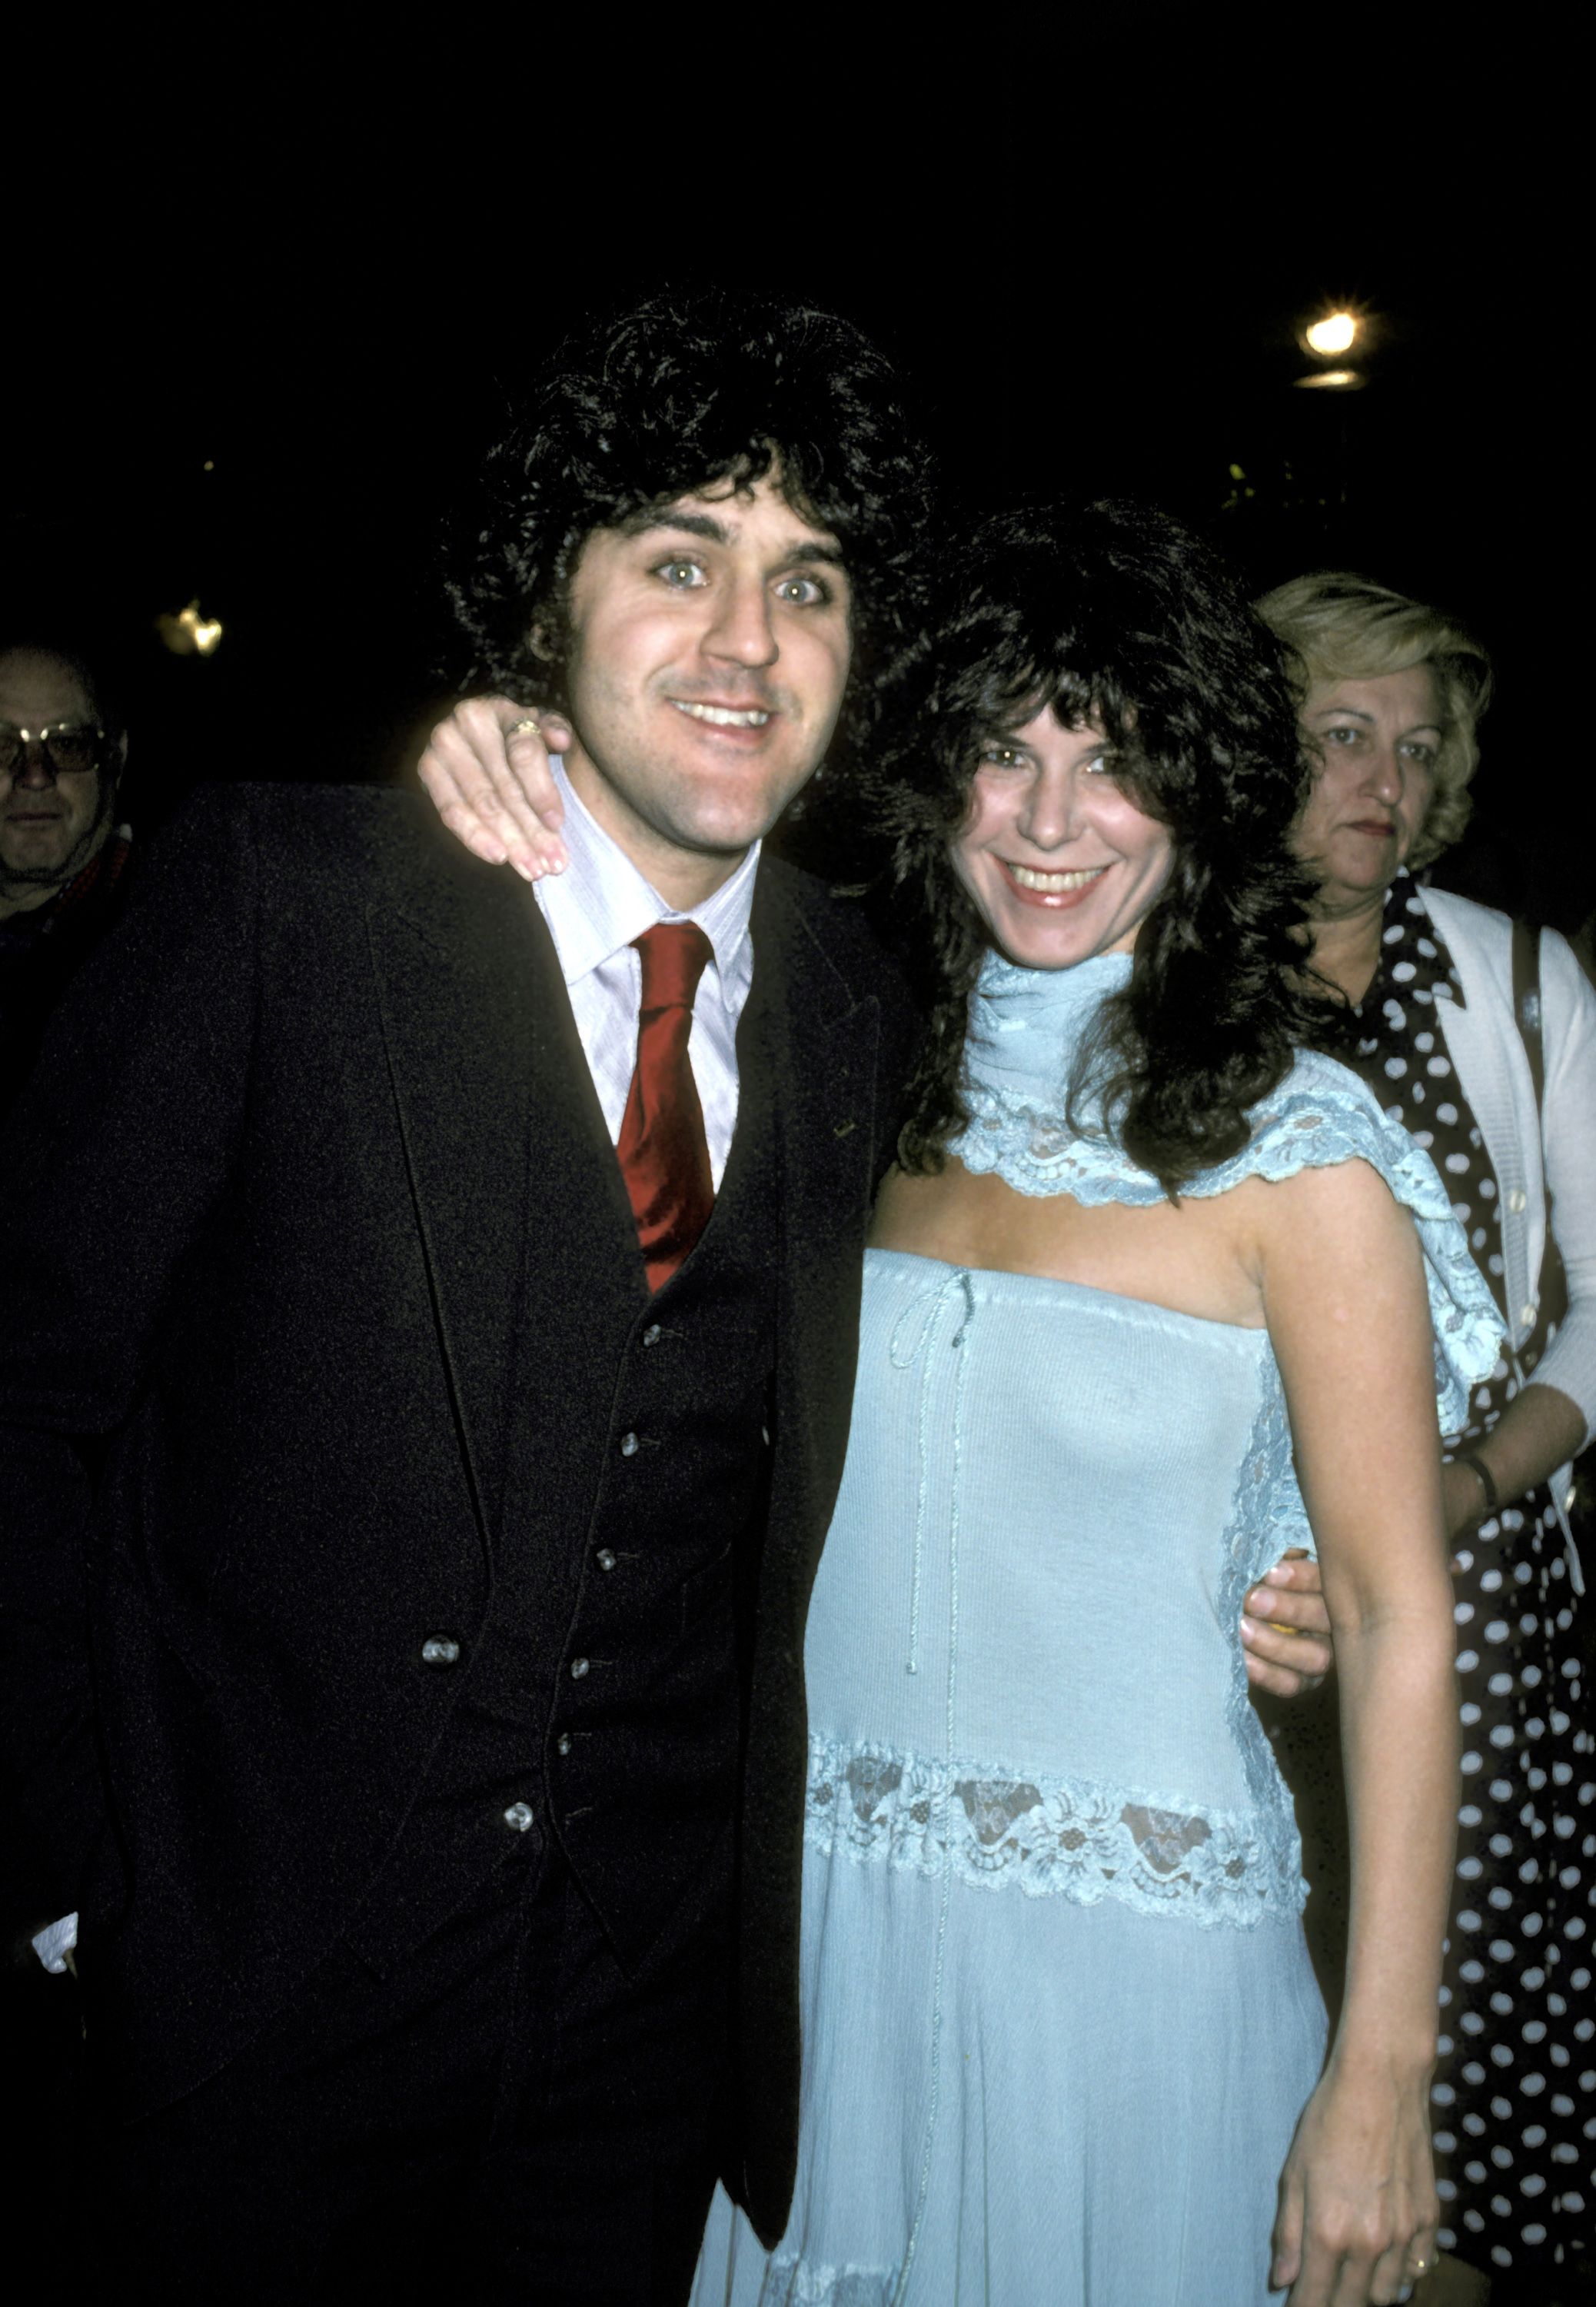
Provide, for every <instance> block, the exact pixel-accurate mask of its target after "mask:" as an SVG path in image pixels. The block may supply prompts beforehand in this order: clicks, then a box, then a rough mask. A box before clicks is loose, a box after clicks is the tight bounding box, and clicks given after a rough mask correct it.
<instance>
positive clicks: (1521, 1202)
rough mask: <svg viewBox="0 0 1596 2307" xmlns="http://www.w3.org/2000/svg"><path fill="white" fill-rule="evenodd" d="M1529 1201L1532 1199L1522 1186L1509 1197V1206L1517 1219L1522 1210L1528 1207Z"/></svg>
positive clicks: (1516, 1188) (1515, 1189)
mask: <svg viewBox="0 0 1596 2307" xmlns="http://www.w3.org/2000/svg"><path fill="white" fill-rule="evenodd" d="M1529 1199H1530V1197H1529V1196H1528V1194H1526V1193H1525V1191H1524V1189H1523V1187H1522V1186H1515V1188H1513V1191H1512V1192H1511V1193H1510V1194H1509V1195H1508V1196H1507V1206H1508V1208H1509V1209H1510V1210H1511V1211H1512V1213H1513V1214H1514V1216H1515V1217H1516V1216H1517V1215H1518V1214H1519V1212H1520V1210H1522V1209H1525V1208H1527V1207H1528V1205H1529Z"/></svg>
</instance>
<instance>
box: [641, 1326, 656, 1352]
mask: <svg viewBox="0 0 1596 2307" xmlns="http://www.w3.org/2000/svg"><path fill="white" fill-rule="evenodd" d="M659 1342H660V1325H659V1324H658V1323H657V1322H651V1323H650V1324H649V1325H648V1327H647V1329H646V1330H644V1333H643V1338H642V1343H643V1344H644V1345H645V1346H657V1345H658V1344H659Z"/></svg>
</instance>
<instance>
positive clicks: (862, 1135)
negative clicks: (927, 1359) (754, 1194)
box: [754, 883, 880, 1550]
mask: <svg viewBox="0 0 1596 2307" xmlns="http://www.w3.org/2000/svg"><path fill="white" fill-rule="evenodd" d="M754 927H755V972H756V973H757V971H758V970H760V969H761V968H762V967H768V969H769V972H770V976H771V980H772V982H771V983H770V985H769V986H768V988H767V993H768V995H769V1008H768V1012H767V1016H768V1027H767V1030H768V1031H769V1033H770V1037H771V1040H770V1047H771V1057H772V1068H771V1070H772V1084H773V1092H774V1108H775V1126H776V1142H777V1148H778V1159H779V1163H780V1171H779V1175H780V1183H781V1267H780V1322H779V1329H778V1360H777V1378H776V1395H777V1456H776V1462H775V1466H774V1469H773V1475H774V1497H775V1507H774V1510H773V1512H772V1541H773V1542H775V1543H777V1544H779V1545H782V1546H789V1545H794V1544H796V1545H797V1546H798V1547H799V1548H802V1549H805V1550H807V1549H808V1548H818V1545H819V1541H820V1539H821V1537H822V1536H823V1535H824V1528H825V1523H826V1522H827V1521H828V1520H829V1518H830V1515H831V1510H832V1503H833V1499H834V1495H835V1490H836V1484H837V1479H838V1478H839V1477H840V1475H841V1463H842V1445H843V1441H844V1438H845V1437H846V1434H847V1424H848V1413H849V1408H850V1406H851V1402H852V1396H853V1374H854V1364H855V1360H856V1359H857V1355H858V1314H859V1276H860V1251H861V1247H862V1244H863V1241H864V1237H865V1231H866V1225H867V1224H868V1222H869V1211H870V1196H871V1189H872V1187H873V1185H874V1182H875V1180H874V1170H875V1136H876V1113H875V1106H876V1100H877V1097H878V1095H879V1093H880V1089H879V1084H878V1082H877V1078H876V1075H877V1061H878V1052H879V1041H880V1014H879V1004H878V1003H877V1002H876V1001H875V999H873V998H871V999H865V1000H863V1001H856V1000H855V999H854V997H853V993H852V990H851V988H850V987H849V985H848V984H847V982H845V980H844V979H843V978H842V977H841V975H840V974H839V973H838V972H837V970H836V969H835V967H834V966H833V965H832V962H831V960H830V959H829V957H828V956H827V955H826V953H825V950H824V946H823V945H822V943H821V940H820V939H819V938H818V937H817V936H816V935H815V931H814V929H813V928H812V926H811V925H810V923H809V922H808V921H807V918H806V917H805V915H804V914H803V913H802V912H801V910H800V909H799V908H798V905H796V904H795V903H794V902H792V900H791V899H790V898H789V896H787V894H786V893H785V892H784V891H782V890H781V888H779V887H772V888H770V889H768V890H767V889H765V888H764V886H763V883H762V888H761V891H760V895H759V897H758V898H757V899H756V901H755V915H754Z"/></svg>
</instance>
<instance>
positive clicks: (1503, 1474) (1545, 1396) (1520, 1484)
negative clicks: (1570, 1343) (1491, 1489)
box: [1441, 1381, 1585, 1539]
mask: <svg viewBox="0 0 1596 2307" xmlns="http://www.w3.org/2000/svg"><path fill="white" fill-rule="evenodd" d="M1584 1438H1585V1414H1584V1412H1583V1410H1581V1409H1580V1408H1579V1406H1578V1404H1577V1403H1575V1402H1570V1400H1569V1399H1568V1396H1567V1395H1566V1394H1564V1393H1562V1392H1561V1391H1560V1390H1559V1388H1558V1387H1557V1386H1555V1385H1536V1384H1535V1383H1534V1382H1533V1381H1532V1382H1531V1383H1530V1384H1529V1385H1526V1386H1525V1388H1524V1390H1523V1393H1522V1394H1517V1395H1515V1397H1514V1399H1513V1400H1512V1401H1511V1402H1509V1403H1508V1404H1507V1407H1506V1410H1505V1411H1503V1412H1502V1415H1501V1417H1500V1418H1499V1419H1498V1420H1497V1422H1496V1424H1495V1425H1494V1426H1493V1427H1492V1428H1491V1429H1490V1432H1489V1434H1488V1435H1487V1436H1486V1437H1485V1439H1484V1441H1483V1442H1477V1443H1473V1444H1472V1445H1470V1448H1471V1454H1472V1456H1474V1457H1476V1458H1480V1459H1482V1460H1483V1461H1484V1463H1485V1467H1486V1471H1488V1472H1489V1475H1490V1479H1491V1480H1492V1481H1493V1482H1494V1483H1495V1485H1496V1493H1497V1497H1498V1501H1499V1502H1500V1503H1501V1505H1505V1506H1510V1505H1512V1504H1513V1503H1514V1501H1515V1499H1516V1498H1522V1497H1523V1494H1524V1492H1525V1491H1526V1490H1527V1489H1531V1488H1533V1487H1534V1485H1535V1484H1536V1483H1537V1482H1544V1481H1545V1480H1546V1479H1547V1478H1548V1476H1549V1475H1551V1474H1555V1473H1556V1472H1557V1470H1558V1467H1559V1466H1562V1465H1566V1463H1567V1462H1568V1460H1569V1459H1570V1458H1572V1457H1573V1456H1574V1454H1575V1452H1576V1451H1577V1450H1578V1449H1579V1448H1580V1447H1581V1445H1582V1444H1583V1441H1584ZM1441 1480H1442V1496H1443V1498H1444V1501H1445V1507H1446V1516H1447V1535H1448V1536H1449V1537H1451V1538H1454V1539H1457V1538H1462V1537H1463V1536H1464V1533H1465V1532H1466V1531H1471V1530H1472V1529H1473V1527H1474V1525H1475V1524H1476V1522H1481V1521H1483V1520H1484V1519H1485V1516H1486V1514H1487V1513H1488V1511H1489V1509H1488V1506H1487V1503H1486V1497H1485V1486H1484V1484H1483V1483H1482V1482H1481V1479H1480V1477H1479V1476H1478V1474H1476V1473H1475V1472H1474V1471H1473V1468H1472V1466H1465V1465H1464V1463H1463V1462H1462V1461H1461V1460H1458V1461H1456V1462H1454V1463H1453V1464H1452V1465H1449V1466H1447V1468H1446V1469H1445V1470H1444V1471H1443V1474H1442V1477H1441Z"/></svg>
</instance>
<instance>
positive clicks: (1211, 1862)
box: [804, 1731, 1307, 1928]
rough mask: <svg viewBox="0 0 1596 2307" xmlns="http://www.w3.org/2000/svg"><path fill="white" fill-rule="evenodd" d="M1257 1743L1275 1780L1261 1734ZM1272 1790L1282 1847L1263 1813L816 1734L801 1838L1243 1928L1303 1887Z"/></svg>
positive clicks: (920, 1870) (1092, 1901)
mask: <svg viewBox="0 0 1596 2307" xmlns="http://www.w3.org/2000/svg"><path fill="white" fill-rule="evenodd" d="M1262 1736H1263V1734H1262V1732H1261V1731H1260V1732H1259V1738H1260V1740H1261V1739H1262ZM1263 1752H1264V1761H1265V1764H1266V1767H1267V1768H1268V1769H1269V1771H1270V1773H1271V1776H1273V1775H1274V1773H1273V1765H1272V1762H1270V1758H1269V1753H1268V1746H1267V1741H1265V1742H1264V1747H1263ZM1275 1783H1276V1787H1278V1784H1279V1782H1278V1780H1277V1779H1276V1781H1275ZM1280 1798H1281V1799H1282V1800H1284V1803H1285V1805H1286V1812H1285V1819H1284V1843H1281V1842H1280V1841H1279V1840H1278V1839H1277V1838H1278V1831H1279V1828H1278V1821H1277V1820H1276V1818H1274V1817H1269V1818H1267V1820H1260V1819H1258V1818H1255V1817H1254V1816H1253V1815H1252V1814H1250V1813H1246V1812H1226V1811H1211V1810H1210V1811H1202V1810H1198V1809H1195V1808H1191V1807H1190V1806H1188V1805H1183V1804H1175V1805H1171V1804H1170V1802H1169V1800H1168V1797H1148V1796H1146V1795H1142V1794H1139V1793H1132V1792H1130V1791H1128V1790H1127V1789H1125V1788H1121V1787H1108V1786H1103V1785H1100V1784H1097V1783H1096V1782H1094V1781H1092V1780H1084V1779H1063V1778H1054V1777H1049V1776H1046V1775H1043V1774H1036V1775H1033V1776H1031V1777H1028V1778H1026V1777H1021V1776H1020V1775H1019V1774H1018V1773H1017V1772H1012V1771H1003V1770H1000V1769H997V1768H995V1767H993V1766H989V1765H985V1764H980V1763H964V1762H959V1763H953V1764H949V1763H947V1762H938V1761H934V1760H931V1759H928V1758H927V1757H926V1756H923V1755H918V1754H898V1753H895V1752H893V1751H892V1749H891V1748H889V1747H884V1746H876V1745H843V1744H841V1742H839V1741H837V1740H834V1739H828V1738H824V1737H811V1739H810V1741H809V1784H808V1791H807V1799H806V1803H805V1817H804V1839H805V1840H806V1842H807V1844H808V1845H809V1847H810V1848H811V1849H813V1850H814V1851H815V1852H816V1853H817V1854H818V1855H820V1856H823V1857H826V1858H831V1857H835V1856H836V1855H837V1854H838V1853H841V1854H843V1855H845V1856H846V1857H849V1858H853V1859H857V1860H860V1861H875V1862H879V1863H884V1864H885V1865H890V1866H898V1867H902V1868H904V1869H906V1870H909V1871H911V1872H913V1873H915V1874H924V1875H927V1876H935V1875H942V1874H952V1875H954V1876H956V1877H957V1878H958V1879H959V1880H960V1881H961V1882H967V1883H969V1884H971V1885H973V1886H975V1887H977V1888H981V1889H986V1890H1007V1889H1014V1890H1020V1891H1024V1892H1025V1893H1026V1895H1027V1896H1028V1897H1029V1898H1033V1899H1046V1898H1064V1899H1072V1900H1074V1901H1075V1902H1076V1904H1077V1905H1078V1906H1085V1907H1092V1906H1096V1905H1097V1903H1098V1901H1099V1900H1103V1899H1115V1900H1119V1901H1121V1903H1122V1904H1123V1905H1125V1906H1129V1907H1134V1908H1137V1909H1138V1910H1139V1912H1140V1913H1142V1914H1158V1915H1169V1914H1174V1915H1178V1916H1179V1917H1180V1919H1181V1920H1182V1921H1184V1922H1195V1923H1204V1924H1225V1925H1230V1926H1232V1927H1233V1928H1234V1927H1240V1928H1247V1927H1250V1925H1253V1924H1254V1923H1258V1922H1261V1921H1263V1920H1264V1919H1265V1918H1266V1917H1271V1916H1284V1917H1294V1916H1295V1915H1296V1914H1297V1913H1298V1912H1299V1910H1300V1908H1301V1907H1302V1900H1303V1899H1304V1898H1305V1897H1306V1895H1307V1890H1306V1885H1305V1884H1304V1883H1303V1882H1302V1870H1301V1863H1300V1856H1299V1848H1298V1843H1297V1838H1296V1833H1295V1830H1294V1828H1293V1825H1292V1823H1291V1818H1290V1809H1289V1797H1285V1796H1284V1788H1280ZM1269 1807H1270V1809H1271V1810H1276V1809H1277V1807H1278V1805H1277V1804H1276V1802H1273V1801H1272V1802H1271V1804H1270V1805H1269ZM1260 1826H1263V1827H1265V1829H1266V1831H1264V1832H1261V1833H1260V1831H1259V1828H1260Z"/></svg>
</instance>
